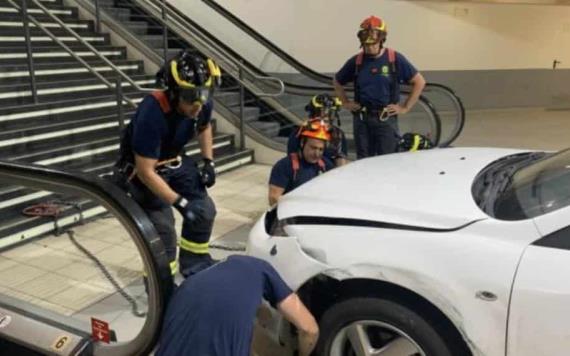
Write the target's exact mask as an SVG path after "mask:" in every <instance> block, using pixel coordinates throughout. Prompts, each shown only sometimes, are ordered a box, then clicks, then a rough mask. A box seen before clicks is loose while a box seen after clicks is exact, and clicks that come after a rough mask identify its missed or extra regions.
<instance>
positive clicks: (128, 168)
mask: <svg viewBox="0 0 570 356" xmlns="http://www.w3.org/2000/svg"><path fill="white" fill-rule="evenodd" d="M151 95H152V96H153V97H154V98H155V99H156V101H157V102H158V104H159V105H160V110H161V111H162V112H163V114H164V115H167V114H169V113H170V112H171V111H172V107H171V106H170V101H169V100H168V96H167V95H166V93H165V92H164V91H162V90H155V91H153V92H152V93H151ZM170 131H171V132H174V130H173V129H172V128H171V129H170ZM127 136H128V135H127ZM123 141H125V142H127V143H128V142H130V137H123ZM121 146H123V145H121ZM126 146H129V148H128V149H126V150H125V151H128V152H121V158H120V159H119V162H117V166H120V169H122V170H123V171H124V173H125V174H126V176H127V177H126V178H127V182H130V181H131V180H132V179H133V178H134V177H135V176H136V174H137V171H136V168H135V165H134V157H133V156H132V150H131V148H130V144H127V145H126ZM129 158H130V159H129ZM181 165H182V157H181V156H179V155H177V156H175V157H172V158H167V159H164V160H161V161H158V162H157V163H156V164H155V166H154V168H155V169H159V168H161V167H167V168H179V167H180V166H181Z"/></svg>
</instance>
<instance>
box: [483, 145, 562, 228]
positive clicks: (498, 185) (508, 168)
mask: <svg viewBox="0 0 570 356" xmlns="http://www.w3.org/2000/svg"><path fill="white" fill-rule="evenodd" d="M500 171H501V172H502V174H496V175H495V176H494V177H495V181H494V182H492V183H491V184H489V186H490V187H491V188H487V189H488V190H489V189H490V190H491V194H488V196H487V197H486V198H487V199H486V201H485V202H484V203H482V204H480V206H481V207H482V208H483V210H485V211H486V212H487V213H488V214H490V215H492V216H494V217H495V218H497V219H501V220H522V219H528V218H533V217H536V216H539V215H542V214H546V213H549V212H551V211H554V210H557V209H560V208H563V207H565V206H568V205H570V149H567V150H564V151H561V152H559V153H556V154H544V153H529V154H526V156H525V155H518V160H516V162H514V163H513V164H506V165H501V167H500ZM493 188H494V189H493Z"/></svg>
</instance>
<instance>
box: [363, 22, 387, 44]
mask: <svg viewBox="0 0 570 356" xmlns="http://www.w3.org/2000/svg"><path fill="white" fill-rule="evenodd" d="M375 32H376V33H378V36H376V37H377V38H375V37H374V36H371V35H372V34H373V33H375ZM387 33H388V30H387V26H386V22H384V21H382V19H381V18H379V17H376V16H369V17H367V18H365V19H364V20H363V21H362V22H361V23H360V29H359V30H358V33H357V36H358V39H359V40H360V42H361V43H363V44H374V43H376V42H380V41H381V40H383V39H385V38H386V34H387Z"/></svg>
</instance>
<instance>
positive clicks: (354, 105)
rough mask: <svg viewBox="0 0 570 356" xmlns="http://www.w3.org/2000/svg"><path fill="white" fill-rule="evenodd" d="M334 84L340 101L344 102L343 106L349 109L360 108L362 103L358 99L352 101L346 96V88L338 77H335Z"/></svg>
mask: <svg viewBox="0 0 570 356" xmlns="http://www.w3.org/2000/svg"><path fill="white" fill-rule="evenodd" d="M333 86H334V92H335V95H336V96H338V98H339V99H340V101H341V102H342V107H343V108H345V109H346V110H348V111H356V110H359V109H360V104H359V103H357V102H356V101H351V100H349V99H348V97H347V96H346V90H344V87H343V86H342V84H340V83H339V82H338V81H337V80H336V79H333Z"/></svg>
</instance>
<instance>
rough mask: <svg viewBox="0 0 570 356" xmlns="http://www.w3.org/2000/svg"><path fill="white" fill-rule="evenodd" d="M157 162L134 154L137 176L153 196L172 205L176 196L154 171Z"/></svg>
mask: <svg viewBox="0 0 570 356" xmlns="http://www.w3.org/2000/svg"><path fill="white" fill-rule="evenodd" d="M157 162H158V160H157V159H154V158H147V157H143V156H139V155H137V154H135V167H136V171H137V176H138V177H139V179H140V180H141V182H143V183H144V185H146V186H147V187H148V189H150V190H151V191H152V192H153V193H154V194H156V195H157V196H158V197H160V198H161V199H162V200H164V201H165V202H167V203H169V204H173V203H174V202H175V201H176V199H178V194H177V193H176V192H175V191H174V190H172V189H171V188H170V187H169V186H168V184H167V183H166V182H165V181H164V179H162V178H161V177H160V176H159V175H158V174H157V173H156V171H155V170H154V167H155V166H156V163H157Z"/></svg>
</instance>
